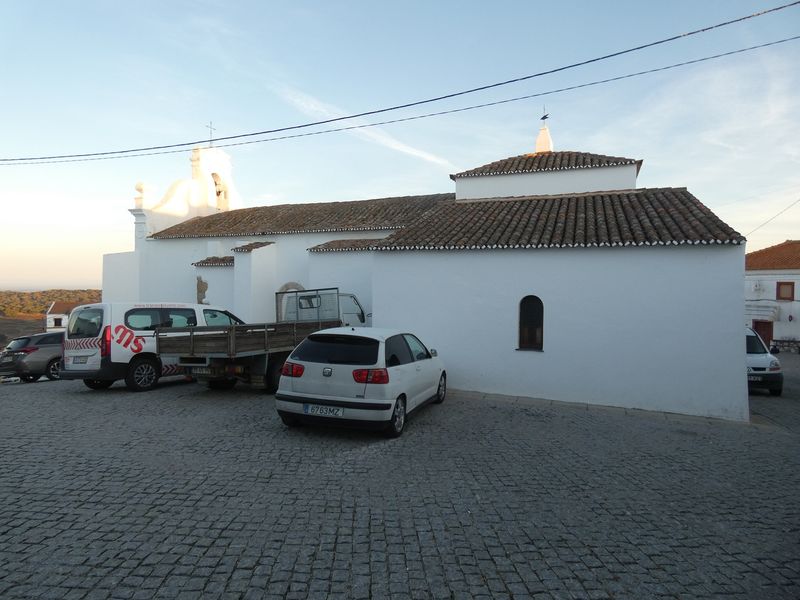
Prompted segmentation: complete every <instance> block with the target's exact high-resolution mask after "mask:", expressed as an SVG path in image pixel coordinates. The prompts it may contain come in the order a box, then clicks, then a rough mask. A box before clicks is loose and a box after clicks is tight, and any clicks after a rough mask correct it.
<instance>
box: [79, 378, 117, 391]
mask: <svg viewBox="0 0 800 600" xmlns="http://www.w3.org/2000/svg"><path fill="white" fill-rule="evenodd" d="M113 383H114V382H113V381H104V380H102V379H84V380H83V384H84V385H85V386H86V387H88V388H89V389H90V390H106V389H108V388H110V387H111V385H112V384H113Z"/></svg>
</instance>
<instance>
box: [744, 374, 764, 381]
mask: <svg viewBox="0 0 800 600" xmlns="http://www.w3.org/2000/svg"><path fill="white" fill-rule="evenodd" d="M747 381H761V377H759V376H758V375H748V376H747Z"/></svg>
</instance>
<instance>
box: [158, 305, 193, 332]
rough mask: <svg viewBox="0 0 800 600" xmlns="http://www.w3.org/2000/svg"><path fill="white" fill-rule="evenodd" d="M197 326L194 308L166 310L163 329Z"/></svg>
mask: <svg viewBox="0 0 800 600" xmlns="http://www.w3.org/2000/svg"><path fill="white" fill-rule="evenodd" d="M194 325H197V317H196V316H195V313H194V309H193V308H165V309H164V325H162V327H192V326H194Z"/></svg>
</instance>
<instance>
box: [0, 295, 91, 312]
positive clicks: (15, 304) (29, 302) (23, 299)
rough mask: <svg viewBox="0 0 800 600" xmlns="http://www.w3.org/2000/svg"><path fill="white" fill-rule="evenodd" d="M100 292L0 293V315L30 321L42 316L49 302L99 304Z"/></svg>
mask: <svg viewBox="0 0 800 600" xmlns="http://www.w3.org/2000/svg"><path fill="white" fill-rule="evenodd" d="M100 296H101V290H44V291H42V292H3V291H0V315H4V316H7V317H17V318H22V319H31V318H34V317H41V316H42V315H44V313H45V311H46V310H47V308H48V307H49V306H50V303H51V302H58V301H60V302H79V303H81V304H88V303H90V302H100Z"/></svg>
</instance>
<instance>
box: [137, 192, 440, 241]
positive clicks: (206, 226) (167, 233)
mask: <svg viewBox="0 0 800 600" xmlns="http://www.w3.org/2000/svg"><path fill="white" fill-rule="evenodd" d="M454 199H455V194H452V193H451V194H429V195H426V196H401V197H394V198H377V199H374V200H358V201H349V202H316V203H309V204H281V205H279V206H259V207H255V208H241V209H239V210H232V211H228V212H221V213H217V214H214V215H210V216H207V217H195V218H194V219H189V220H188V221H184V222H183V223H179V224H177V225H174V226H172V227H169V228H167V229H164V230H163V231H159V232H157V233H154V234H153V235H152V236H151V237H152V238H154V239H171V238H200V237H233V236H253V235H274V234H283V233H318V232H329V231H373V230H385V229H399V228H401V227H405V226H406V225H408V224H409V223H411V222H412V221H414V220H416V219H418V218H419V217H420V216H421V215H423V214H424V213H426V212H427V211H429V210H431V209H433V208H434V207H436V206H437V205H439V204H440V203H442V202H447V201H452V200H454Z"/></svg>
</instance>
